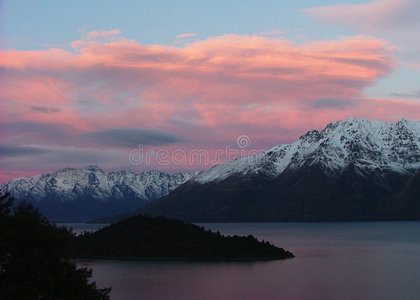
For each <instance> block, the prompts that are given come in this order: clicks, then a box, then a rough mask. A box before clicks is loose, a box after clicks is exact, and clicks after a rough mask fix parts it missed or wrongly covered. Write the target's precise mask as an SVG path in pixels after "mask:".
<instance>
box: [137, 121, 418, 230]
mask: <svg viewBox="0 0 420 300" xmlns="http://www.w3.org/2000/svg"><path fill="white" fill-rule="evenodd" d="M419 170H420V122H414V121H409V120H406V119H402V120H400V121H398V122H396V123H385V122H381V121H368V120H357V119H354V118H348V119H346V120H343V121H337V122H333V123H330V124H328V125H327V126H326V127H325V128H324V129H323V130H321V131H316V130H313V131H309V132H308V133H306V134H305V135H302V136H301V137H300V138H299V139H298V140H297V141H295V142H294V143H292V144H283V145H277V146H274V147H272V148H270V149H269V150H267V151H264V152H262V153H260V154H257V155H255V156H251V157H242V158H238V159H236V160H234V161H232V162H228V163H224V164H221V165H218V166H215V167H213V168H211V169H209V170H207V171H204V172H202V173H200V174H198V175H197V176H195V177H194V178H192V179H191V180H189V181H188V182H187V183H185V184H184V185H182V186H180V187H179V188H177V189H175V190H174V191H172V192H171V193H170V194H169V195H167V196H164V197H162V198H160V199H158V200H156V201H154V202H153V203H151V204H149V205H146V206H145V207H143V208H141V209H140V210H139V211H138V212H140V213H142V214H149V215H152V216H155V215H164V216H166V217H171V218H179V219H182V220H184V221H189V222H254V221H255V222H274V221H368V220H405V219H409V220H413V219H414V220H416V219H419V218H420V208H419V207H420V205H419V203H420V199H419V197H417V198H416V196H415V192H414V191H416V190H417V189H418V188H417V186H416V183H417V182H418V180H417V181H415V180H414V179H412V178H414V177H415V178H417V177H418V176H419V175H418V173H419ZM411 182H414V183H411ZM405 190H406V191H405Z"/></svg>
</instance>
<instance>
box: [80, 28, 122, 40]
mask: <svg viewBox="0 0 420 300" xmlns="http://www.w3.org/2000/svg"><path fill="white" fill-rule="evenodd" d="M120 33H121V31H119V30H118V29H113V30H95V31H89V32H88V33H87V34H86V36H87V38H88V39H93V38H97V37H101V38H109V37H110V36H113V35H117V34H120Z"/></svg>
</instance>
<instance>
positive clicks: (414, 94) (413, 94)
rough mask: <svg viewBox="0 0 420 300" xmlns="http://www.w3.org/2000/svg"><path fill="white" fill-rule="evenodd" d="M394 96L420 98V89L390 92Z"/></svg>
mask: <svg viewBox="0 0 420 300" xmlns="http://www.w3.org/2000/svg"><path fill="white" fill-rule="evenodd" d="M392 95H393V96H395V97H399V98H415V99H420V91H414V92H411V93H393V94H392Z"/></svg>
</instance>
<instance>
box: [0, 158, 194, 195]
mask: <svg viewBox="0 0 420 300" xmlns="http://www.w3.org/2000/svg"><path fill="white" fill-rule="evenodd" d="M194 175H195V174H188V173H187V174H181V173H176V174H173V175H170V174H166V173H162V172H159V171H148V172H143V173H140V174H137V173H133V172H129V171H116V172H109V173H106V172H104V171H103V170H102V169H101V168H99V167H98V166H87V167H85V168H65V169H61V170H58V171H55V172H53V173H51V174H42V175H38V176H33V177H22V178H16V179H12V180H10V181H9V182H7V183H1V184H0V189H1V190H2V192H8V191H10V192H11V194H12V196H13V197H14V198H16V199H18V200H25V199H31V200H32V201H41V200H45V199H52V198H55V199H57V200H59V201H71V200H75V199H77V198H78V197H80V196H88V197H92V198H94V199H98V200H103V201H106V200H108V199H113V200H119V199H123V198H124V197H126V196H129V197H133V195H134V196H135V197H136V198H139V199H143V200H144V201H146V202H149V201H152V200H154V199H157V198H160V197H162V196H164V195H166V194H168V193H169V192H170V191H172V190H173V189H175V188H176V187H178V186H179V185H181V184H183V183H184V182H186V181H187V180H189V179H191V178H192V177H193V176H194Z"/></svg>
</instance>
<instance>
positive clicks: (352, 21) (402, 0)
mask: <svg viewBox="0 0 420 300" xmlns="http://www.w3.org/2000/svg"><path fill="white" fill-rule="evenodd" d="M305 12H307V13H308V14H310V15H312V16H314V17H317V18H320V19H324V20H326V21H329V22H332V23H335V24H338V25H344V26H350V27H356V28H359V29H363V30H399V29H406V28H409V27H412V26H418V25H420V19H419V18H418V15H419V13H420V3H419V2H418V1H416V0H375V1H371V2H367V3H362V4H338V5H328V6H322V7H315V8H310V9H306V10H305Z"/></svg>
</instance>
